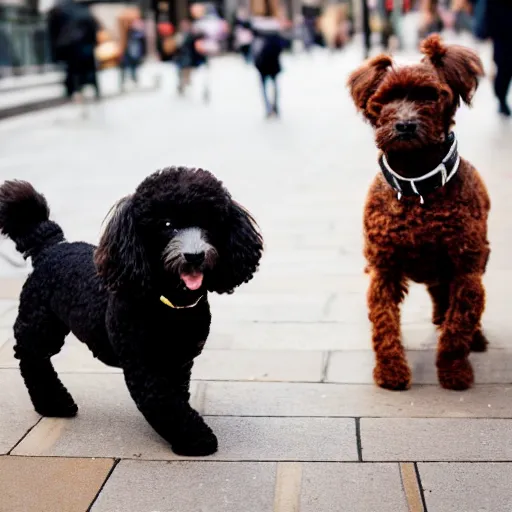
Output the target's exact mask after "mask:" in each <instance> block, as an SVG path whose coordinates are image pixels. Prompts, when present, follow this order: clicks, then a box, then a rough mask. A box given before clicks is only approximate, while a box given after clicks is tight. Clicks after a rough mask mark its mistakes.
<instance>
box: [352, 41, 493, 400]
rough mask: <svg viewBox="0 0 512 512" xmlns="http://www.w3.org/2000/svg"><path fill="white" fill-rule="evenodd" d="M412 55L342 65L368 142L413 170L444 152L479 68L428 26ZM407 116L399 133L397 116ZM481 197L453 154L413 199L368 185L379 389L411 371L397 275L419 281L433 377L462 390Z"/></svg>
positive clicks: (477, 295)
mask: <svg viewBox="0 0 512 512" xmlns="http://www.w3.org/2000/svg"><path fill="white" fill-rule="evenodd" d="M422 52H423V54H424V58H423V60H422V62H421V63H419V64H417V65H412V66H406V67H395V65H394V64H393V61H392V60H391V59H390V58H389V57H388V56H385V55H382V56H379V57H376V58H374V59H373V60H370V61H369V62H367V63H365V64H364V65H363V66H362V67H361V68H359V69H357V70H356V71H354V73H352V75H351V76H350V78H349V82H348V85H349V88H350V91H351V94H352V97H353V100H354V102H355V104H356V106H357V107H358V109H359V110H360V111H361V112H362V113H363V115H364V116H365V118H366V119H367V120H368V121H369V122H370V123H371V125H372V126H373V128H374V130H375V138H376V144H377V146H378V148H379V149H380V150H381V152H384V153H385V155H386V157H387V159H388V161H389V163H390V165H391V167H392V168H393V169H395V171H396V172H398V173H399V174H401V175H402V176H404V177H408V178H414V177H418V176H422V175H424V174H425V173H426V172H428V171H430V170H432V169H434V168H435V167H436V166H437V165H438V164H439V163H440V162H441V160H442V159H443V157H444V156H445V155H446V152H447V148H446V140H447V137H448V134H449V132H450V130H451V128H452V126H453V124H454V116H455V112H456V110H457V108H458V106H459V104H460V100H462V101H464V102H465V103H467V104H469V103H470V102H471V98H472V95H473V93H474V91H475V89H476V87H477V80H478V78H479V76H481V75H482V74H483V68H482V63H481V62H480V59H479V58H478V56H477V55H476V54H475V53H474V52H473V51H472V50H470V49H467V48H464V47H461V46H445V45H444V44H443V43H442V41H441V39H440V37H439V36H438V35H434V36H431V37H429V38H428V39H426V40H425V41H424V42H423V45H422ZM411 120H412V122H414V123H415V124H416V126H417V130H416V133H415V134H414V135H413V136H408V137H401V136H400V135H401V134H400V133H398V130H397V127H396V125H397V123H398V122H403V121H406V122H408V121H411ZM489 209H490V201H489V197H488V194H487V190H486V188H485V185H484V183H483V181H482V179H481V178H480V176H479V174H478V173H477V171H476V170H475V169H474V167H473V166H472V165H471V164H470V163H469V162H467V161H466V160H464V159H462V160H461V163H460V166H459V170H458V172H457V173H456V174H455V176H454V177H453V179H451V180H450V181H449V182H448V183H447V184H446V185H445V186H444V187H442V188H440V189H437V190H435V191H434V192H432V193H431V194H429V195H428V196H427V197H426V198H425V204H424V205H421V204H420V201H419V199H418V197H415V196H412V197H410V196H409V197H403V198H402V199H401V200H399V199H398V198H397V194H396V192H395V191H394V190H393V189H392V188H391V187H390V186H389V185H388V183H387V182H386V181H385V179H384V177H383V176H382V175H380V174H379V175H378V176H377V177H376V178H375V180H374V182H373V184H372V186H371V188H370V191H369V195H368V198H367V202H366V206H365V211H364V230H365V256H366V259H367V262H368V267H367V270H368V272H369V274H370V286H369V290H368V308H369V318H370V320H371V322H372V326H373V335H372V336H373V348H374V350H375V354H376V366H375V370H374V378H375V381H376V383H377V384H378V385H379V386H381V387H384V388H388V389H395V390H400V389H407V388H408V387H409V386H410V384H411V371H410V369H409V366H408V364H407V360H406V356H405V352H404V348H403V346H402V343H401V339H400V337H401V334H400V309H399V306H400V303H401V302H402V300H403V299H404V296H405V294H406V293H407V281H408V280H413V281H415V282H419V283H425V284H426V285H427V288H428V291H429V293H430V295H431V297H432V300H433V304H434V315H433V321H434V323H435V324H436V325H438V326H439V329H440V336H439V344H438V353H437V370H438V378H439V382H440V384H441V385H442V386H443V387H445V388H447V389H457V390H462V389H466V388H468V387H470V386H471V384H472V383H473V370H472V367H471V364H470V362H469V360H468V355H469V352H470V350H474V351H484V350H485V349H486V346H487V341H486V339H485V337H484V335H483V334H482V331H481V326H480V319H481V315H482V313H483V310H484V303H485V292H484V288H483V285H482V275H483V273H484V271H485V267H486V264H487V260H488V256H489V243H488V240H487V217H488V212H489Z"/></svg>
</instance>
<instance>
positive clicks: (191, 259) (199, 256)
mask: <svg viewBox="0 0 512 512" xmlns="http://www.w3.org/2000/svg"><path fill="white" fill-rule="evenodd" d="M183 257H184V258H185V261H186V262H187V263H190V264H192V265H201V263H203V261H204V258H205V254H204V252H188V253H185V254H184V255H183Z"/></svg>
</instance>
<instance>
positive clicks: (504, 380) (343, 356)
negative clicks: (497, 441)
mask: <svg viewBox="0 0 512 512" xmlns="http://www.w3.org/2000/svg"><path fill="white" fill-rule="evenodd" d="M407 359H408V362H409V365H410V366H411V369H412V374H413V383H414V384H437V383H438V380H437V373H436V365H435V360H436V353H435V351H434V350H409V351H407ZM470 360H471V362H472V364H473V368H474V370H475V382H476V383H477V384H511V383H512V350H493V349H490V350H488V351H487V352H485V353H472V354H471V355H470ZM374 365H375V355H374V353H373V351H370V350H365V351H364V350H361V351H355V350H354V351H340V352H333V353H331V355H330V358H329V367H328V370H327V381H328V382H341V383H351V384H365V383H371V382H373V376H372V372H373V367H374Z"/></svg>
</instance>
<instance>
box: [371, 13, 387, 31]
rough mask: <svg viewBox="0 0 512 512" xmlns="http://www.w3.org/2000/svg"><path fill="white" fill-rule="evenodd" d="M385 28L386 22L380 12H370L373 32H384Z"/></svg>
mask: <svg viewBox="0 0 512 512" xmlns="http://www.w3.org/2000/svg"><path fill="white" fill-rule="evenodd" d="M383 28H384V23H383V22H382V17H381V16H380V14H379V13H378V12H372V13H371V14H370V30H371V31H372V32H373V33H378V32H382V29H383Z"/></svg>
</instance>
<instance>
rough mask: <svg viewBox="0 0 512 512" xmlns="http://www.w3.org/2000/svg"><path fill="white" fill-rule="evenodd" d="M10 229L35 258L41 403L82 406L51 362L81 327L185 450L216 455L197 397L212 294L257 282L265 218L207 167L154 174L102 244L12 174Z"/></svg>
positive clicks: (22, 354) (30, 343)
mask: <svg viewBox="0 0 512 512" xmlns="http://www.w3.org/2000/svg"><path fill="white" fill-rule="evenodd" d="M0 231H1V232H2V233H3V234H5V235H7V236H9V237H10V238H11V239H12V240H14V242H15V243H16V247H17V249H18V250H19V251H20V252H21V253H23V255H24V257H25V258H28V257H31V258H32V262H33V266H34V271H33V272H32V274H31V275H30V276H29V278H28V279H27V282H26V283H25V285H24V287H23V290H22V292H21V298H20V306H19V313H18V318H17V320H16V323H15V326H14V335H15V338H16V346H15V355H16V358H17V359H19V361H20V371H21V374H22V376H23V379H24V380H25V385H26V386H27V388H28V392H29V394H30V397H31V399H32V403H33V404H34V407H35V409H36V411H37V412H38V413H39V414H41V415H43V416H58V417H70V416H74V415H76V413H77V411H78V408H77V406H76V404H75V402H74V401H73V398H72V397H71V395H70V394H69V392H68V391H67V390H66V388H65V387H64V386H63V384H62V383H61V381H60V380H59V378H58V376H57V373H56V372H55V370H54V368H53V366H52V363H51V361H50V358H51V356H53V355H55V354H57V353H58V352H59V351H60V350H61V348H62V346H63V344H64V338H65V337H66V335H67V334H68V333H69V332H70V331H71V332H73V334H75V336H76V337H77V338H78V339H79V340H81V341H82V342H84V343H85V344H87V346H88V347H89V348H90V350H91V351H92V353H93V354H94V356H95V357H97V358H98V359H99V360H100V361H102V362H104V363H105V364H107V365H110V366H115V367H120V368H122V370H123V372H124V377H125V380H126V384H127V386H128V389H129V391H130V394H131V396H132V397H133V399H134V401H135V403H136V404H137V407H138V408H139V410H140V411H141V412H142V414H143V415H144V416H145V418H146V419H147V421H148V422H149V424H150V425H151V426H152V427H153V428H154V429H155V430H156V432H158V434H160V435H161V436H162V437H163V438H164V439H166V440H167V441H168V442H169V443H170V444H171V446H172V449H173V450H174V452H175V453H178V454H181V455H208V454H211V453H214V452H215V451H216V450H217V439H216V437H215V435H214V434H213V432H212V431H211V429H210V428H209V427H208V425H206V423H205V422H204V420H203V419H202V417H201V416H200V415H199V414H198V413H197V412H196V411H195V410H194V409H192V407H191V406H190V405H189V398H190V394H189V384H190V373H191V369H192V365H193V361H194V358H195V357H197V356H198V355H199V354H200V353H201V351H202V349H203V346H204V344H205V342H206V338H207V337H208V333H209V329H210V321H211V315H210V308H209V305H208V300H207V292H208V291H211V292H217V293H232V292H233V290H234V289H235V288H236V287H237V286H239V285H241V284H242V283H244V282H248V281H249V280H250V279H251V278H252V276H253V274H254V273H255V271H256V270H257V268H258V265H259V261H260V258H261V254H262V251H263V241H262V238H261V236H260V234H259V232H258V230H257V226H256V224H255V222H254V220H253V218H252V217H251V215H250V214H249V213H248V212H247V211H246V210H244V209H243V208H242V207H241V206H240V205H239V204H237V203H236V202H235V201H234V200H233V199H232V198H231V196H230V194H229V193H228V191H227V190H226V189H225V188H224V187H223V185H222V183H221V182H220V181H219V180H217V179H216V178H215V177H214V176H213V175H212V174H211V173H209V172H208V171H204V170H202V169H187V168H183V167H179V168H175V167H172V168H168V169H165V170H162V171H159V172H156V173H154V174H152V175H151V176H149V177H148V178H146V179H145V180H144V181H143V182H142V183H141V184H140V185H139V187H138V188H137V190H136V191H135V193H134V194H133V195H131V196H129V197H126V198H124V199H122V200H121V201H120V202H119V204H118V205H117V206H116V207H115V210H114V212H113V215H112V217H111V219H110V221H109V222H108V224H107V226H106V229H105V232H104V233H103V236H102V238H101V240H100V244H99V246H98V247H97V248H96V247H94V246H92V245H90V244H86V243H83V242H74V243H68V242H66V241H65V240H64V235H63V232H62V230H61V228H60V227H59V226H58V225H57V224H56V223H55V222H52V221H51V220H49V208H48V204H47V202H46V200H45V198H44V197H43V196H42V195H41V194H39V193H38V192H36V191H35V190H34V188H33V187H32V185H30V184H29V183H27V182H23V181H8V182H5V183H4V184H3V185H2V186H1V187H0Z"/></svg>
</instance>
